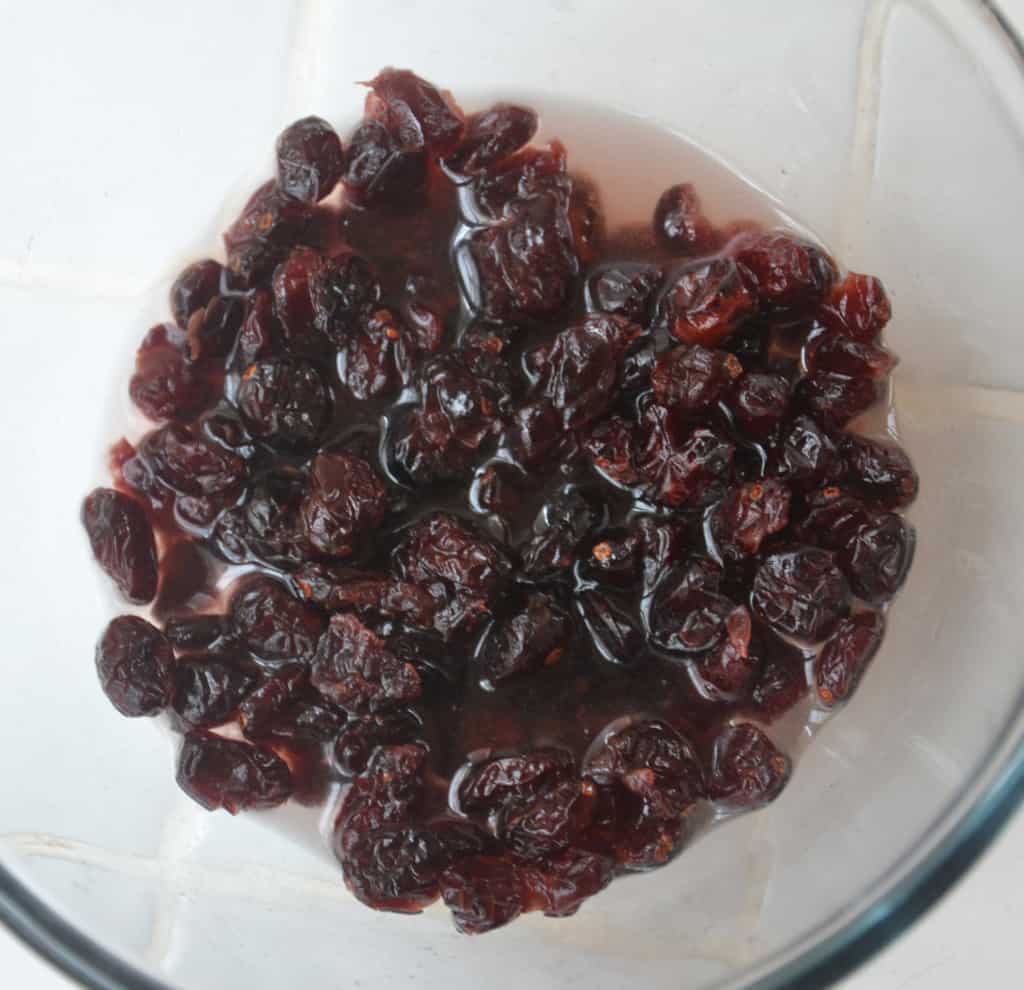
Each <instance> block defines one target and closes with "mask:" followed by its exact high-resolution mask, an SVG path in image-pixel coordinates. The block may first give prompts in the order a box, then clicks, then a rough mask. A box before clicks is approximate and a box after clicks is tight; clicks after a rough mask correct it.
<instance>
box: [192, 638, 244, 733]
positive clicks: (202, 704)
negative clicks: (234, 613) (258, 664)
mask: <svg viewBox="0 0 1024 990" xmlns="http://www.w3.org/2000/svg"><path fill="white" fill-rule="evenodd" d="M255 686H256V677H255V675H254V674H253V673H252V672H251V671H247V670H245V669H244V668H243V667H242V666H240V665H239V664H238V663H237V662H236V661H232V660H228V659H224V658H222V657H219V656H216V655H213V654H206V655H199V656H190V657H188V658H187V659H185V660H181V661H179V662H178V664H177V666H176V667H175V669H174V701H173V703H172V704H173V708H174V711H175V712H176V713H177V714H178V715H179V716H181V718H182V719H183V720H184V721H185V722H187V723H189V725H193V726H196V727H203V728H207V727H210V726H214V725H221V724H222V723H224V722H227V721H228V720H229V719H232V718H234V717H235V715H236V714H237V713H238V706H239V705H240V704H241V703H242V701H243V700H244V699H245V697H246V695H247V694H248V693H249V692H250V691H251V690H252V689H253V688H254V687H255Z"/></svg>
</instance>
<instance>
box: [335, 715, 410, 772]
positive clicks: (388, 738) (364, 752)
mask: <svg viewBox="0 0 1024 990" xmlns="http://www.w3.org/2000/svg"><path fill="white" fill-rule="evenodd" d="M421 730H422V725H421V723H420V720H419V719H418V718H417V717H416V715H415V714H414V713H413V712H412V711H411V710H410V709H405V708H399V709H397V710H395V711H391V712H383V713H380V714H376V715H364V716H362V717H360V718H353V719H350V720H349V721H348V722H347V723H346V724H345V727H344V728H343V729H342V730H341V732H340V733H338V736H337V738H336V739H335V741H334V747H333V751H332V752H333V755H334V765H335V766H336V767H337V768H338V770H339V771H340V772H341V773H343V774H344V775H345V776H346V777H354V776H355V775H356V774H358V773H362V772H363V771H364V770H365V769H366V768H367V765H368V764H369V761H370V757H371V756H372V755H373V753H374V751H375V750H376V749H377V747H378V746H394V745H395V744H396V743H402V742H408V741H409V740H410V739H414V738H415V737H416V736H417V735H419V733H420V732H421Z"/></svg>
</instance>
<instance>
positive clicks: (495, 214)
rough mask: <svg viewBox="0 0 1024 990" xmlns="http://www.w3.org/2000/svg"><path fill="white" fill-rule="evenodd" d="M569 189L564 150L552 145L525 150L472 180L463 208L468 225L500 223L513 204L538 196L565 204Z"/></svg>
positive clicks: (569, 180)
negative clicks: (548, 194)
mask: <svg viewBox="0 0 1024 990" xmlns="http://www.w3.org/2000/svg"><path fill="white" fill-rule="evenodd" d="M571 185H572V179H571V178H570V177H569V175H568V172H567V171H566V152H565V148H564V146H563V145H562V144H561V143H560V142H558V141H553V142H552V143H551V144H550V145H549V146H548V147H547V148H525V149H524V150H523V151H521V152H519V153H518V154H516V155H513V156H511V157H510V158H507V159H505V161H503V162H500V163H499V164H498V165H496V166H493V167H492V168H489V169H487V170H486V171H485V172H481V173H480V174H479V175H477V176H475V177H474V180H473V182H472V183H471V184H470V186H469V187H468V192H469V194H470V195H469V197H468V202H464V203H463V204H462V205H463V207H464V212H465V216H466V220H467V221H469V222H470V223H478V222H481V221H490V220H500V219H502V217H504V216H506V215H507V213H508V211H509V209H510V208H511V207H512V206H513V204H515V203H518V202H520V201H521V200H523V199H527V198H528V197H530V196H535V195H537V194H538V193H541V192H547V193H551V194H553V195H554V196H556V198H557V199H558V200H559V201H560V202H562V203H563V205H564V204H567V203H568V200H569V194H570V187H571Z"/></svg>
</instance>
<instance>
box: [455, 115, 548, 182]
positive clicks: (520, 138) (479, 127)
mask: <svg viewBox="0 0 1024 990" xmlns="http://www.w3.org/2000/svg"><path fill="white" fill-rule="evenodd" d="M537 124H538V117H537V114H536V112H535V111H533V110H531V109H530V108H529V107H521V106H517V105H515V104H512V103H496V104H495V105H494V106H493V107H491V108H490V110H485V111H484V112H483V113H475V114H473V115H472V116H471V117H469V118H467V120H466V132H465V134H464V135H463V137H462V141H461V143H460V144H459V146H458V147H457V148H456V149H455V150H454V151H453V152H452V153H451V154H450V155H449V156H448V157H447V158H445V160H444V165H445V168H446V169H448V170H449V171H450V172H453V173H455V174H456V175H459V176H470V175H476V174H477V173H479V172H484V171H486V170H487V169H489V168H492V167H493V166H494V165H497V164H499V163H500V162H502V161H504V160H505V159H506V158H508V157H509V156H510V155H512V154H514V153H515V152H516V151H518V150H519V149H520V148H522V147H523V145H525V144H528V143H529V141H530V139H531V138H532V137H533V135H534V134H535V133H536V132H537Z"/></svg>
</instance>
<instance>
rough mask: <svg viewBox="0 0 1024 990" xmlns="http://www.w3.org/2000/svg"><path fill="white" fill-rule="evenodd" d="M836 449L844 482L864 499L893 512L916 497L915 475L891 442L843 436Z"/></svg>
mask: <svg viewBox="0 0 1024 990" xmlns="http://www.w3.org/2000/svg"><path fill="white" fill-rule="evenodd" d="M839 449H840V453H841V454H842V458H843V479H844V481H848V482H850V483H851V484H853V485H854V486H856V488H857V489H858V490H859V491H860V492H861V493H862V494H863V495H864V497H865V498H868V499H870V500H871V501H872V502H875V503H877V504H878V505H881V506H883V507H885V508H887V509H896V508H901V507H902V506H905V505H909V504H910V503H911V502H913V501H914V499H915V498H916V497H917V488H918V478H917V472H916V471H915V470H914V465H913V464H911V463H910V458H909V457H907V455H906V453H905V451H904V450H903V449H902V448H900V447H897V446H896V445H895V444H894V443H882V442H880V441H878V440H871V439H869V438H868V437H862V436H856V435H855V434H844V435H843V436H842V437H841V439H840V444H839Z"/></svg>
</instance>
